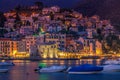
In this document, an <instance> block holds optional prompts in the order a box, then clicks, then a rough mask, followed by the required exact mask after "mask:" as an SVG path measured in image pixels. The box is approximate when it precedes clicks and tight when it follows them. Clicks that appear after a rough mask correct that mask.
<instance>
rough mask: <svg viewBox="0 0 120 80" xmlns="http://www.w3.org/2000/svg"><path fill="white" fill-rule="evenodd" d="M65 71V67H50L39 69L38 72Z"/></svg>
mask: <svg viewBox="0 0 120 80" xmlns="http://www.w3.org/2000/svg"><path fill="white" fill-rule="evenodd" d="M65 69H66V67H65V66H51V67H46V68H41V69H40V70H39V72H61V71H64V70H65Z"/></svg>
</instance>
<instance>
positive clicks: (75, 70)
mask: <svg viewBox="0 0 120 80" xmlns="http://www.w3.org/2000/svg"><path fill="white" fill-rule="evenodd" d="M102 70H103V67H99V66H95V65H91V64H82V65H80V66H75V67H70V68H69V69H68V70H67V71H68V73H69V74H95V73H99V72H101V71H102Z"/></svg>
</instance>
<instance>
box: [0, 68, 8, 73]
mask: <svg viewBox="0 0 120 80" xmlns="http://www.w3.org/2000/svg"><path fill="white" fill-rule="evenodd" d="M5 72H8V69H0V73H5Z"/></svg>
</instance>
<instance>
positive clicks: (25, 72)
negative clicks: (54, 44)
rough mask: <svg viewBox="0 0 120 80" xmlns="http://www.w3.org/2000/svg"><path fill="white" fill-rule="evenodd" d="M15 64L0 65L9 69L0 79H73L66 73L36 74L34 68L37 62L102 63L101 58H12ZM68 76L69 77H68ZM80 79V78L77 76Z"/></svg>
mask: <svg viewBox="0 0 120 80" xmlns="http://www.w3.org/2000/svg"><path fill="white" fill-rule="evenodd" d="M12 62H14V63H15V66H9V67H8V66H6V67H5V66H4V67H2V66H0V68H9V69H10V71H9V72H8V73H5V74H0V80H75V79H71V78H70V77H69V75H68V74H67V73H44V74H38V73H35V72H34V69H35V68H36V67H38V64H39V63H41V62H42V63H46V65H47V66H52V65H66V66H77V65H80V64H83V63H89V64H97V65H100V64H102V60H100V59H97V60H94V59H80V60H41V61H29V60H13V61H12ZM69 78H70V79H69ZM79 80H80V78H79Z"/></svg>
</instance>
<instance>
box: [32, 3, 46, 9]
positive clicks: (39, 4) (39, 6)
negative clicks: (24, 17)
mask: <svg viewBox="0 0 120 80" xmlns="http://www.w3.org/2000/svg"><path fill="white" fill-rule="evenodd" d="M34 4H35V5H36V6H37V7H38V8H39V9H43V7H44V5H43V3H42V2H39V1H37V2H35V3H34Z"/></svg>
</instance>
